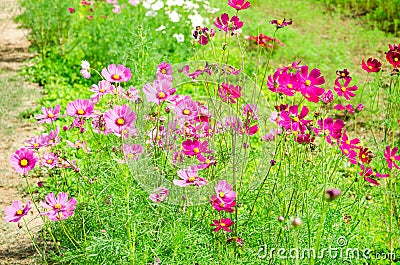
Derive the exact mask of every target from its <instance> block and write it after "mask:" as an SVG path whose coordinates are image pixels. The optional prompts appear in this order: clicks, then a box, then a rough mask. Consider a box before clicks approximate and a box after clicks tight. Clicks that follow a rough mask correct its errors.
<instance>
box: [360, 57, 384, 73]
mask: <svg viewBox="0 0 400 265" xmlns="http://www.w3.org/2000/svg"><path fill="white" fill-rule="evenodd" d="M361 67H362V69H364V70H365V71H367V72H368V73H374V72H375V73H376V72H379V71H380V70H381V68H382V63H381V62H380V61H378V60H377V59H373V58H368V60H367V62H365V61H364V59H363V60H362V62H361Z"/></svg>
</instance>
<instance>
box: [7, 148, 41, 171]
mask: <svg viewBox="0 0 400 265" xmlns="http://www.w3.org/2000/svg"><path fill="white" fill-rule="evenodd" d="M37 161H38V159H37V157H36V156H35V153H34V152H33V151H32V150H28V149H25V148H21V149H19V150H17V151H15V154H13V155H12V156H11V157H10V163H11V165H12V166H13V168H14V169H15V171H17V173H19V174H21V175H28V172H29V171H30V170H32V169H34V168H35V165H36V162H37Z"/></svg>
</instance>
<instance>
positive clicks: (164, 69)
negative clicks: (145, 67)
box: [157, 62, 172, 75]
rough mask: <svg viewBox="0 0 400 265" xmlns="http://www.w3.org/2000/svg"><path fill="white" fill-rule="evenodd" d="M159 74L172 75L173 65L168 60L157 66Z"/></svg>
mask: <svg viewBox="0 0 400 265" xmlns="http://www.w3.org/2000/svg"><path fill="white" fill-rule="evenodd" d="M157 74H163V75H172V66H171V65H170V64H169V63H166V62H162V63H160V64H159V65H158V67H157Z"/></svg>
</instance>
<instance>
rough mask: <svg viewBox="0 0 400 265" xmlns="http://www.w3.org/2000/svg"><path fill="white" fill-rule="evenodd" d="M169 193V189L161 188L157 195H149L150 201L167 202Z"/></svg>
mask: <svg viewBox="0 0 400 265" xmlns="http://www.w3.org/2000/svg"><path fill="white" fill-rule="evenodd" d="M168 192H169V191H168V189H167V188H163V187H160V188H158V189H157V190H155V193H151V194H150V195H149V199H150V200H152V201H153V202H155V203H159V202H162V201H165V200H166V199H167V197H168Z"/></svg>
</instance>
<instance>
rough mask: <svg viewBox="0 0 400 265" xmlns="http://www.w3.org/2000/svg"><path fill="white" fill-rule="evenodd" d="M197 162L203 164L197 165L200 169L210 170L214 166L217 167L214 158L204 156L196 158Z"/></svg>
mask: <svg viewBox="0 0 400 265" xmlns="http://www.w3.org/2000/svg"><path fill="white" fill-rule="evenodd" d="M196 158H197V160H198V161H199V162H201V164H198V165H197V168H198V169H205V168H209V167H210V166H212V165H215V164H216V163H217V161H215V159H214V157H213V156H209V157H205V156H203V155H202V154H200V155H197V156H196Z"/></svg>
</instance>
